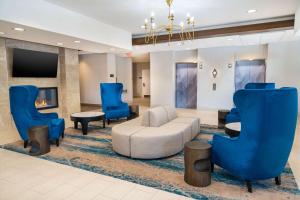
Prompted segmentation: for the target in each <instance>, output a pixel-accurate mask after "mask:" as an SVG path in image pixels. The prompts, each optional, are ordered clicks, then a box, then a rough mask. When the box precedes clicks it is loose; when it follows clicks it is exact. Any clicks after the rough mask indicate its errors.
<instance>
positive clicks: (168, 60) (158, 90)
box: [150, 52, 175, 107]
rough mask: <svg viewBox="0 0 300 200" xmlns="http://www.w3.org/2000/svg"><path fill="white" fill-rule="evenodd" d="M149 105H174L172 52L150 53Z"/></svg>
mask: <svg viewBox="0 0 300 200" xmlns="http://www.w3.org/2000/svg"><path fill="white" fill-rule="evenodd" d="M150 79H151V80H150V96H151V99H150V105H151V107H153V106H158V105H171V106H175V82H174V53H173V52H153V53H150Z"/></svg>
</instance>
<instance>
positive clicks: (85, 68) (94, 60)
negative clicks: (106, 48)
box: [79, 54, 107, 104]
mask: <svg viewBox="0 0 300 200" xmlns="http://www.w3.org/2000/svg"><path fill="white" fill-rule="evenodd" d="M79 66H80V74H79V75H80V102H81V103H87V104H101V98H100V89H99V84H100V83H101V82H106V81H107V55H106V54H88V55H81V56H80V57H79Z"/></svg>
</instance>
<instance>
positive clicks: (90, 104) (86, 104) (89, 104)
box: [80, 103, 102, 107]
mask: <svg viewBox="0 0 300 200" xmlns="http://www.w3.org/2000/svg"><path fill="white" fill-rule="evenodd" d="M80 105H81V106H100V107H102V105H101V104H93V103H80Z"/></svg>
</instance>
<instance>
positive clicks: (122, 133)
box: [112, 118, 145, 156]
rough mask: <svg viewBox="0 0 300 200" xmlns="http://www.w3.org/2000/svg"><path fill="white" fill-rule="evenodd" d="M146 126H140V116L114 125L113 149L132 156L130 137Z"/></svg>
mask: <svg viewBox="0 0 300 200" xmlns="http://www.w3.org/2000/svg"><path fill="white" fill-rule="evenodd" d="M144 128H145V127H143V126H140V119H139V118H137V119H133V120H130V121H127V122H125V123H122V124H118V125H116V126H114V127H113V128H112V141H113V143H112V144H113V150H114V151H116V152H118V153H120V154H122V155H125V156H131V155H130V152H131V150H130V138H131V136H132V135H134V134H135V133H136V132H138V131H140V130H142V129H144Z"/></svg>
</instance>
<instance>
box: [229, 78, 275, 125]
mask: <svg viewBox="0 0 300 200" xmlns="http://www.w3.org/2000/svg"><path fill="white" fill-rule="evenodd" d="M245 89H275V83H247V84H246V86H245ZM240 121H241V117H240V115H239V111H238V109H237V108H232V109H231V110H230V113H228V114H227V116H226V123H227V124H228V123H233V122H240Z"/></svg>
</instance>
